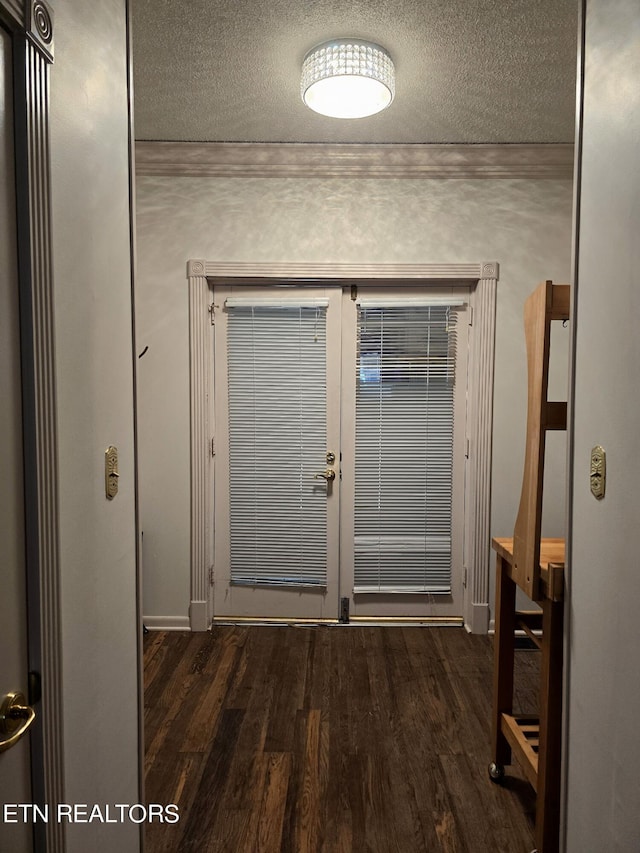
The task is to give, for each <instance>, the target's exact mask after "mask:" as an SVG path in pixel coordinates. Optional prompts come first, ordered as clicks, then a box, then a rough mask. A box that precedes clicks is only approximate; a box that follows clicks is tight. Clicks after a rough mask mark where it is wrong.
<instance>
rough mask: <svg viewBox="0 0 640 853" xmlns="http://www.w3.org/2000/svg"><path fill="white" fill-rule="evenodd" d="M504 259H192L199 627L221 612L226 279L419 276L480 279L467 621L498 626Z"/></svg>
mask: <svg viewBox="0 0 640 853" xmlns="http://www.w3.org/2000/svg"><path fill="white" fill-rule="evenodd" d="M498 279H499V264H498V263H496V262H495V261H488V262H482V263H472V264H468V263H465V264H362V265H360V264H304V263H295V264H287V263H264V264H252V263H225V262H210V261H206V260H203V259H192V260H190V261H188V263H187V282H188V292H189V330H190V351H189V370H190V423H191V455H190V467H191V602H190V607H189V618H190V626H191V629H192V630H196V631H197V630H201V631H203V630H207V629H208V628H209V625H210V624H211V619H212V616H213V607H212V603H213V602H212V584H211V579H212V573H213V530H212V528H213V525H212V523H211V518H212V503H213V466H212V465H211V460H212V456H211V440H212V438H213V424H214V419H213V410H212V405H213V394H212V393H211V387H212V385H211V383H212V356H213V346H212V341H213V335H212V322H215V311H216V310H217V309H216V306H215V300H214V297H213V295H212V294H213V293H214V292H215V288H216V285H218V286H220V285H221V284H224V283H226V284H233V285H234V286H241V285H248V286H254V287H255V286H264V285H269V284H274V283H279V284H295V283H296V282H299V283H306V284H310V283H326V284H332V283H333V284H340V285H347V286H349V285H355V286H357V285H358V284H361V285H365V284H380V285H384V286H385V287H388V288H391V287H394V286H398V285H401V286H402V285H407V284H413V285H416V284H417V285H419V286H421V287H423V288H425V290H426V291H428V290H429V288H433V287H437V286H442V285H443V284H445V285H450V284H452V283H454V282H455V283H458V284H461V285H467V286H468V287H469V289H470V294H471V295H470V304H471V327H470V342H469V352H470V358H469V397H468V407H467V411H468V420H467V427H468V431H467V436H466V439H465V440H466V441H467V442H468V447H469V450H468V461H467V475H466V484H465V507H466V513H465V524H466V530H465V554H464V605H463V617H464V624H465V626H466V627H467V629H468V630H469V631H472V632H475V633H486V632H487V631H488V628H489V601H488V595H489V570H490V507H491V464H492V432H493V375H494V352H495V318H496V296H497V283H498Z"/></svg>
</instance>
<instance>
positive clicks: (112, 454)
mask: <svg viewBox="0 0 640 853" xmlns="http://www.w3.org/2000/svg"><path fill="white" fill-rule="evenodd" d="M119 477H120V474H119V473H118V448H117V447H114V446H113V445H112V444H111V445H109V447H107V449H106V450H105V452H104V488H105V493H106V496H107V500H109V501H112V500H113V499H114V498H115V496H116V495H117V494H118V478H119Z"/></svg>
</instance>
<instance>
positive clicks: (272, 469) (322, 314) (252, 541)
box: [226, 303, 327, 587]
mask: <svg viewBox="0 0 640 853" xmlns="http://www.w3.org/2000/svg"><path fill="white" fill-rule="evenodd" d="M226 307H227V311H228V326H227V329H228V337H227V340H228V343H227V356H228V395H229V397H228V399H229V460H230V474H229V497H230V523H231V583H232V584H245V585H246V584H250V585H270V586H273V585H275V586H312V587H322V586H325V585H326V571H327V569H326V563H327V507H326V501H327V493H326V485H325V484H324V481H318V480H314V479H313V475H314V474H315V473H316V472H317V471H320V470H321V469H322V468H323V467H324V459H325V454H326V452H327V440H326V308H325V307H324V306H323V305H321V304H319V305H315V306H309V305H290V304H289V305H282V304H275V305H245V304H243V303H240V304H239V305H237V307H236V306H234V305H233V303H232V304H231V305H229V303H227V306H226Z"/></svg>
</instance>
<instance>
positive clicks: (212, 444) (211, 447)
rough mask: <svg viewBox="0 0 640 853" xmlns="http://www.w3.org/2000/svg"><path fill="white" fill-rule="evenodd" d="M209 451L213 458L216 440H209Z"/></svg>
mask: <svg viewBox="0 0 640 853" xmlns="http://www.w3.org/2000/svg"><path fill="white" fill-rule="evenodd" d="M209 449H210V450H211V455H212V456H215V455H216V440H215V438H212V439H211V445H210V448H209Z"/></svg>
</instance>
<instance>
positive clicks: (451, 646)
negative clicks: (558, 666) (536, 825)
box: [144, 626, 538, 853]
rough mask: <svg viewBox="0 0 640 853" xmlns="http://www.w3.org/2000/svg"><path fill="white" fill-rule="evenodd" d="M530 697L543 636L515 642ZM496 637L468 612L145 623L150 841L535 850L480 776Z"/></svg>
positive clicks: (522, 818)
mask: <svg viewBox="0 0 640 853" xmlns="http://www.w3.org/2000/svg"><path fill="white" fill-rule="evenodd" d="M516 657H517V670H516V679H517V685H518V686H517V689H516V693H515V700H516V702H517V703H518V707H517V709H516V711H517V712H519V713H532V712H535V711H536V710H537V709H536V707H535V704H534V699H535V695H536V691H535V684H536V678H537V667H538V653H537V652H531V651H525V652H519V653H516ZM492 668H493V648H492V642H491V640H490V639H489V638H487V637H481V636H472V635H469V634H467V633H466V632H465V631H464V630H463V629H461V628H414V627H409V628H406V627H395V626H394V627H356V626H348V627H342V626H335V627H334V626H310V627H297V626H296V627H293V626H291V627H267V626H265V627H262V626H260V627H255V626H252V627H248V626H242V627H237V626H235V627H234V626H216V627H214V628H213V630H212V631H211V632H209V633H197V634H190V633H169V632H166V633H165V632H154V633H150V634H148V635H147V636H146V637H145V647H144V671H145V739H146V799H147V802H148V803H160V804H167V803H176V804H177V805H178V806H179V810H180V821H179V822H178V823H176V824H173V825H170V824H168V823H159V822H153V823H151V824H149V825H148V826H147V830H146V850H147V853H191V851H193V853H196V851H197V853H222V851H224V853H226V851H229V853H278V851H282V853H349V852H350V851H354V853H365V851H366V853H423V852H424V853H439V851H446V853H485V851H486V853H489V852H490V853H530V851H531V850H532V848H533V847H534V846H535V845H534V842H533V809H534V806H535V797H534V794H533V791H532V790H531V788H530V787H529V785H528V784H527V783H526V782H525V781H524V777H523V775H522V773H520V772H519V769H518V768H517V767H510V768H508V777H507V780H506V783H505V785H503V786H500V787H498V786H495V785H494V784H492V783H491V782H490V781H489V779H488V776H487V764H488V761H489V713H490V707H491V678H492Z"/></svg>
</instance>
